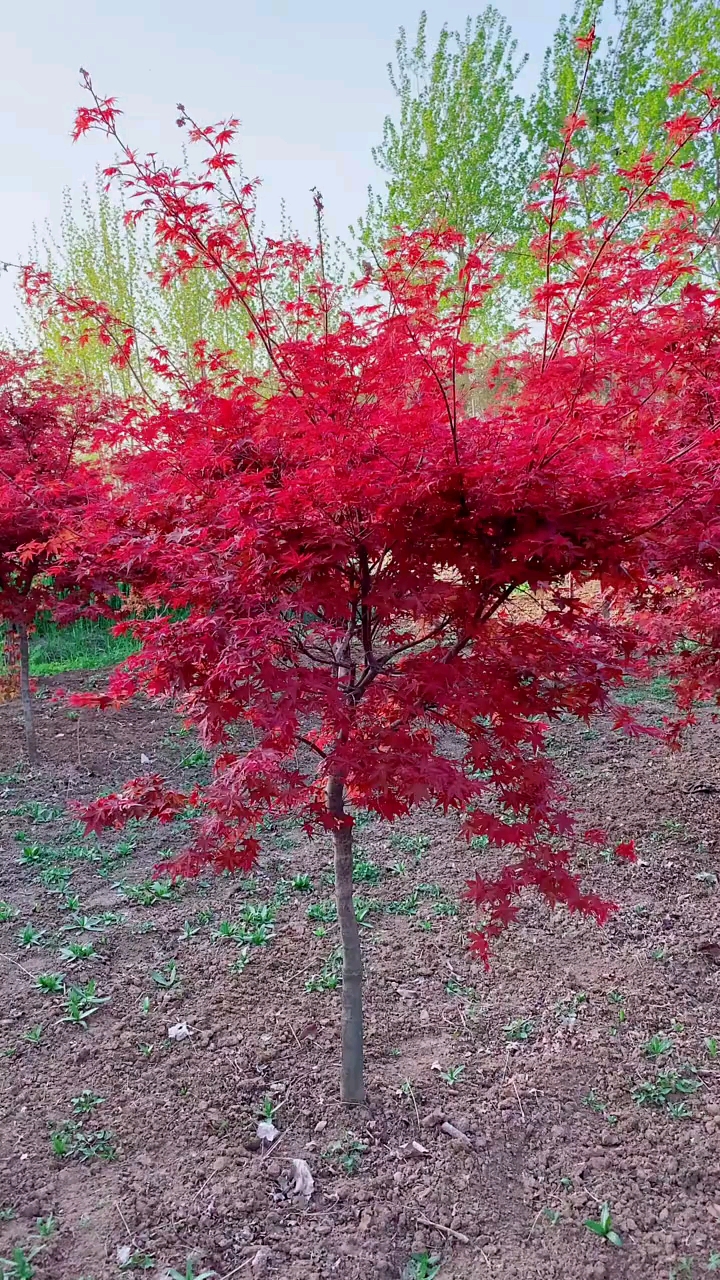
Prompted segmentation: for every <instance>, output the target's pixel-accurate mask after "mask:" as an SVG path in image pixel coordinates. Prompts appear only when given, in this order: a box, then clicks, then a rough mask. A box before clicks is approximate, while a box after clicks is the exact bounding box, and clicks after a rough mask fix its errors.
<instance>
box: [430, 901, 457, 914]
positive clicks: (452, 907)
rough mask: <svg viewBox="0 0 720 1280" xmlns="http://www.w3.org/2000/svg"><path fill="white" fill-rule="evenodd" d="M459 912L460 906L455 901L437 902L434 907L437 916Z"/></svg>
mask: <svg viewBox="0 0 720 1280" xmlns="http://www.w3.org/2000/svg"><path fill="white" fill-rule="evenodd" d="M457 914H458V906H457V903H455V902H436V903H435V906H434V907H433V915H436V916H456V915H457Z"/></svg>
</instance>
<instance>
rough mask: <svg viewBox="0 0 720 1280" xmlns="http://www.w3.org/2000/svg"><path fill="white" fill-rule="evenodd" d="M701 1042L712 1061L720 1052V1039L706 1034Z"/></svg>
mask: <svg viewBox="0 0 720 1280" xmlns="http://www.w3.org/2000/svg"><path fill="white" fill-rule="evenodd" d="M703 1043H704V1045H705V1048H706V1050H707V1056H708V1058H711V1059H712V1060H713V1062H714V1061H715V1059H716V1058H717V1056H718V1053H719V1052H720V1040H718V1038H717V1036H706V1037H705V1040H704V1041H703Z"/></svg>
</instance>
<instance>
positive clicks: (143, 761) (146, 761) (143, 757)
mask: <svg viewBox="0 0 720 1280" xmlns="http://www.w3.org/2000/svg"><path fill="white" fill-rule="evenodd" d="M140 763H141V764H149V763H150V757H149V756H146V755H145V752H144V751H141V752H140Z"/></svg>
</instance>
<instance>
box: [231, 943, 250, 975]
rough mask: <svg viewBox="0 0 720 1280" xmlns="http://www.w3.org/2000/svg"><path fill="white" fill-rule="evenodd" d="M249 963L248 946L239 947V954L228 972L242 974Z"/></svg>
mask: <svg viewBox="0 0 720 1280" xmlns="http://www.w3.org/2000/svg"><path fill="white" fill-rule="evenodd" d="M249 963H250V947H249V946H245V947H241V948H240V954H239V956H238V958H237V960H233V961H232V963H231V965H230V972H231V973H242V972H243V970H244V969H247V967H248V965H249Z"/></svg>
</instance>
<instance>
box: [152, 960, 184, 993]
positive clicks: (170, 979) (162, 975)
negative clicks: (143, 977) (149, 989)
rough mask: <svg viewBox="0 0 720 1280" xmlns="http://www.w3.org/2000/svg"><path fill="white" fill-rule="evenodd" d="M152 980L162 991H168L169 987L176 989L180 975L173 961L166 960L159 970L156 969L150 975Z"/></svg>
mask: <svg viewBox="0 0 720 1280" xmlns="http://www.w3.org/2000/svg"><path fill="white" fill-rule="evenodd" d="M152 980H153V982H154V983H155V985H156V986H157V987H162V989H163V990H164V991H169V990H170V989H171V987H176V986H177V984H178V982H179V981H180V974H179V973H178V967H177V964H176V963H175V961H174V960H167V961H166V962H165V964H163V965H161V967H160V968H159V969H156V970H155V972H154V973H153V975H152Z"/></svg>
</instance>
